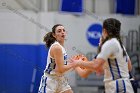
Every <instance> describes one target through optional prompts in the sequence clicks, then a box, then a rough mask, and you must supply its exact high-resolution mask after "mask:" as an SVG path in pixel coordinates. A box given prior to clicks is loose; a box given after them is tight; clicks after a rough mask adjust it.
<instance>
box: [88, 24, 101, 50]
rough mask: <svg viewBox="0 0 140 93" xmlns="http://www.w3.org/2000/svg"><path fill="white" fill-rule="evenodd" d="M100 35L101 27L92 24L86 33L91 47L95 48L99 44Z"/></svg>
mask: <svg viewBox="0 0 140 93" xmlns="http://www.w3.org/2000/svg"><path fill="white" fill-rule="evenodd" d="M101 35H102V25H101V24H93V25H91V26H90V27H89V28H88V31H87V32H86V36H87V39H88V41H89V43H90V44H91V45H92V46H95V47H97V46H98V44H99V40H100V37H101Z"/></svg>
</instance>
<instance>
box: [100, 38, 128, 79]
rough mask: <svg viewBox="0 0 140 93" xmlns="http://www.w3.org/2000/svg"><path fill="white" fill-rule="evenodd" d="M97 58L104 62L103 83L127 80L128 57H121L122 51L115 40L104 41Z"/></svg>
mask: <svg viewBox="0 0 140 93" xmlns="http://www.w3.org/2000/svg"><path fill="white" fill-rule="evenodd" d="M97 58H103V59H104V60H106V62H105V64H104V69H105V70H104V71H105V72H104V81H110V80H116V79H119V78H129V73H128V72H129V71H128V63H127V59H128V55H126V56H123V50H122V48H121V46H120V43H119V42H118V40H117V39H116V38H112V39H110V40H108V41H106V42H105V43H104V44H103V46H102V49H101V52H100V53H99V55H98V56H97Z"/></svg>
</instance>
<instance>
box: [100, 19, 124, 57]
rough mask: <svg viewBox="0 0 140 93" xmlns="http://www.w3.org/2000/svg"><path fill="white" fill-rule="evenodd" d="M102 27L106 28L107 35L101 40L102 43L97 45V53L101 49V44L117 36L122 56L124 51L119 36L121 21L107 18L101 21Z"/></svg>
mask: <svg viewBox="0 0 140 93" xmlns="http://www.w3.org/2000/svg"><path fill="white" fill-rule="evenodd" d="M103 28H104V29H106V31H107V33H108V36H107V37H106V38H105V39H104V40H103V41H102V44H101V45H100V46H99V47H98V53H99V52H100V51H101V47H102V45H103V44H104V43H105V42H106V41H107V40H109V39H111V38H117V40H118V41H119V43H120V45H121V48H122V49H123V56H125V55H126V51H125V50H124V48H123V43H122V41H121V37H120V29H121V22H120V21H119V20H117V19H114V18H108V19H106V20H104V22H103Z"/></svg>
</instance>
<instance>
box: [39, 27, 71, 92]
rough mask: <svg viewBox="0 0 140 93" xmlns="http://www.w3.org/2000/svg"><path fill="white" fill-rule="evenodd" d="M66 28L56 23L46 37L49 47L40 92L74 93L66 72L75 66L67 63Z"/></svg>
mask: <svg viewBox="0 0 140 93" xmlns="http://www.w3.org/2000/svg"><path fill="white" fill-rule="evenodd" d="M65 36H66V32H65V28H64V26H63V25H61V24H56V25H54V27H53V28H52V32H49V33H47V34H46V35H45V37H44V42H46V46H47V47H48V48H49V51H48V57H47V66H46V68H45V70H44V75H43V76H42V78H41V82H40V87H39V90H38V93H73V91H72V89H71V87H70V86H69V84H68V81H67V78H66V77H65V73H67V71H68V70H70V69H71V68H73V66H72V65H71V64H68V63H67V54H66V51H65V49H64V41H65Z"/></svg>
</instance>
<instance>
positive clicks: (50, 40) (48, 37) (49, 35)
mask: <svg viewBox="0 0 140 93" xmlns="http://www.w3.org/2000/svg"><path fill="white" fill-rule="evenodd" d="M58 26H63V25H61V24H56V25H54V26H53V27H52V32H48V33H47V34H46V35H45V36H44V39H43V41H44V42H45V43H46V46H47V47H48V48H49V47H50V46H51V45H52V44H53V43H54V42H55V41H56V39H55V38H54V37H53V34H55V31H56V28H57V27H58Z"/></svg>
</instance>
